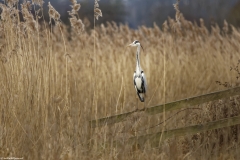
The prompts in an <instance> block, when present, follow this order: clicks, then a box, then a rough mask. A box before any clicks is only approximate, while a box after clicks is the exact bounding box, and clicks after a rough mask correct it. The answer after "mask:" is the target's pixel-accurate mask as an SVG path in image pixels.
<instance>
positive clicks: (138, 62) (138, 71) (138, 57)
mask: <svg viewBox="0 0 240 160" xmlns="http://www.w3.org/2000/svg"><path fill="white" fill-rule="evenodd" d="M136 73H139V74H140V73H141V65H140V46H138V47H137V66H136Z"/></svg>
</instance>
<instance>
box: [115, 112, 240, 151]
mask: <svg viewBox="0 0 240 160" xmlns="http://www.w3.org/2000/svg"><path fill="white" fill-rule="evenodd" d="M237 124H240V116H236V117H230V118H225V119H221V120H217V121H213V122H208V123H205V124H198V125H193V126H187V127H183V128H177V129H173V130H167V131H164V132H158V133H154V134H148V135H143V136H138V137H132V138H129V139H128V140H127V144H132V145H133V144H134V145H138V146H143V145H144V144H145V143H146V142H147V141H149V142H150V144H151V146H152V147H158V145H159V144H160V139H161V140H162V141H163V140H165V139H167V138H171V137H174V136H175V137H177V136H183V135H187V134H196V133H198V132H203V131H208V130H213V129H219V128H223V127H230V126H233V125H237ZM161 136H162V137H161ZM160 137H161V138H160ZM115 143H116V142H115Z"/></svg>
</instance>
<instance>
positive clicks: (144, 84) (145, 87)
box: [141, 71, 147, 93]
mask: <svg viewBox="0 0 240 160" xmlns="http://www.w3.org/2000/svg"><path fill="white" fill-rule="evenodd" d="M141 74H142V80H143V87H144V93H146V92H147V79H146V77H145V74H144V72H143V71H142V73H141Z"/></svg>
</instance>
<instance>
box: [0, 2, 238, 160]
mask: <svg viewBox="0 0 240 160" xmlns="http://www.w3.org/2000/svg"><path fill="white" fill-rule="evenodd" d="M9 2H10V1H9ZM12 3H13V2H12V1H11V3H9V4H8V6H6V5H1V6H0V7H1V8H2V14H1V22H0V45H1V46H0V60H1V61H0V74H1V78H0V88H1V90H0V110H1V111H0V118H1V120H0V157H24V159H184V158H185V159H211V158H219V159H221V158H222V159H239V158H240V157H239V145H240V140H239V134H240V130H239V129H240V128H239V126H235V127H231V128H230V127H229V128H223V129H218V130H213V131H208V132H204V133H199V134H196V135H186V136H184V137H180V138H172V139H168V140H165V141H163V142H162V143H161V144H159V147H158V148H150V147H149V145H147V144H146V146H145V147H144V148H141V149H138V148H134V147H132V146H130V145H125V146H121V145H119V146H114V145H111V144H113V143H111V142H113V141H114V140H119V141H121V140H122V141H124V140H126V139H127V138H128V137H130V136H133V135H142V134H146V133H153V132H155V131H161V130H162V126H161V125H157V126H156V127H153V128H151V126H154V125H156V124H158V123H160V122H162V120H163V116H162V115H156V116H147V115H144V114H143V113H136V114H134V115H133V116H131V118H129V119H128V120H127V121H125V122H124V123H121V124H116V125H114V126H111V127H103V128H99V129H96V130H90V129H89V125H88V121H89V120H91V119H96V118H99V117H104V116H109V115H113V114H119V113H124V112H128V111H132V110H134V109H136V108H137V107H138V108H142V107H143V103H140V102H139V100H138V97H137V96H136V94H135V90H134V88H133V83H132V74H133V72H134V69H135V49H125V46H126V44H129V43H130V42H132V41H133V40H134V39H138V40H139V41H140V42H141V44H142V45H143V47H144V49H145V50H144V52H141V63H142V67H143V68H144V71H145V73H146V77H147V79H148V86H149V87H148V88H149V89H148V93H147V98H146V102H145V105H146V107H150V106H152V105H155V104H161V103H163V102H170V101H174V100H179V99H182V98H186V97H192V96H196V95H200V94H205V93H209V92H213V91H218V90H222V89H224V87H223V86H221V85H218V84H216V83H215V81H221V82H229V83H231V84H232V85H238V81H237V79H236V78H235V77H236V75H234V74H233V72H230V67H231V66H234V64H236V63H237V61H238V59H239V58H240V54H239V52H240V45H239V42H240V32H239V31H238V30H237V29H236V28H234V27H233V26H228V24H227V23H225V28H224V29H223V30H221V29H220V28H219V27H218V26H217V25H215V26H213V27H212V29H211V32H209V31H208V30H207V29H206V28H205V26H204V24H203V22H201V24H200V26H198V25H197V24H193V23H191V22H189V21H186V20H184V19H183V18H182V19H181V30H179V31H177V32H175V31H173V30H172V29H171V27H169V26H172V25H173V24H174V23H175V21H174V20H172V19H169V20H168V21H166V23H164V25H163V29H162V30H161V29H160V28H159V27H158V26H156V25H154V27H153V28H147V27H145V26H142V27H139V29H137V30H132V29H130V28H129V27H128V26H127V25H120V26H117V25H116V24H115V23H114V22H113V23H108V24H107V25H103V24H101V25H100V26H99V27H96V29H95V31H93V30H90V31H89V32H83V33H80V34H76V33H77V31H76V30H70V31H68V30H67V29H68V28H67V26H65V25H63V24H57V25H55V26H54V25H52V24H48V23H43V24H39V22H38V21H36V19H34V18H33V16H32V15H30V12H29V8H28V7H29V5H30V6H31V5H32V4H26V3H25V4H24V5H25V6H26V7H23V9H22V10H21V12H22V13H23V16H24V17H25V18H24V21H23V22H20V20H19V16H18V14H17V13H18V10H17V9H15V7H13V4H12ZM73 9H74V8H73ZM76 10H78V7H77V8H76ZM38 14H40V15H41V13H40V12H39V13H38ZM49 14H52V15H53V16H52V17H51V18H53V19H56V20H59V18H60V17H59V16H60V15H58V14H57V11H55V10H54V8H51V7H50V10H49ZM229 29H231V30H230V31H229ZM94 36H96V39H95V40H94ZM94 41H96V51H95V54H94ZM164 56H165V60H166V62H165V75H166V81H165V82H164V80H163V73H164V65H163V64H164V62H163V61H164ZM164 83H165V93H164V90H163V88H164ZM164 95H165V96H164ZM164 97H165V99H164ZM239 110H240V104H239V97H233V98H231V99H225V100H221V101H218V102H211V103H208V104H203V105H202V106H199V109H194V110H186V111H184V112H181V113H179V114H177V115H176V116H174V117H173V118H172V119H171V120H169V121H167V122H166V125H165V126H164V130H166V129H173V128H178V127H181V126H187V125H190V124H200V123H204V122H208V121H212V120H216V119H220V118H224V117H229V116H234V115H239ZM174 113H176V112H170V113H166V117H169V116H171V115H173V114H174Z"/></svg>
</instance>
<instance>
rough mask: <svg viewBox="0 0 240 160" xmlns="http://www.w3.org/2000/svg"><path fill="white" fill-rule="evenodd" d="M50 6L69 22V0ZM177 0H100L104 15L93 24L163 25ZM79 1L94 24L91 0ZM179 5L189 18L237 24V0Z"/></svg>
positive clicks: (239, 17) (239, 6)
mask: <svg viewBox="0 0 240 160" xmlns="http://www.w3.org/2000/svg"><path fill="white" fill-rule="evenodd" d="M50 2H51V4H52V6H53V7H54V8H55V9H56V10H57V11H58V12H59V13H60V14H61V20H62V21H63V22H64V23H66V24H69V19H68V18H69V15H68V12H67V11H70V10H71V7H70V5H71V2H70V1H69V0H50ZM175 2H176V0H100V1H99V5H100V6H99V7H100V9H101V10H102V13H103V17H101V18H99V20H98V21H97V23H96V24H101V23H106V22H107V21H115V22H117V23H123V24H125V23H127V24H128V25H129V26H130V27H131V28H137V27H138V26H139V25H146V26H150V27H151V26H152V25H153V22H156V24H158V25H159V26H162V24H163V22H164V21H165V20H167V19H168V17H171V18H174V17H175V10H174V8H173V3H175ZM78 3H80V4H81V9H80V10H79V16H80V18H81V19H82V20H83V22H84V23H85V24H87V26H89V27H92V26H93V6H94V0H78ZM47 4H48V1H46V0H45V3H44V14H45V17H46V20H48V7H47ZM179 8H180V11H181V13H182V14H183V16H184V17H185V18H186V19H187V20H190V21H196V22H197V23H198V21H199V19H200V18H203V19H204V22H205V24H206V26H207V27H210V25H211V24H212V23H218V24H219V25H220V27H221V26H222V25H223V21H224V20H227V22H229V23H231V24H233V25H235V26H238V27H240V0H194V1H193V0H181V1H180V4H179Z"/></svg>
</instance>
